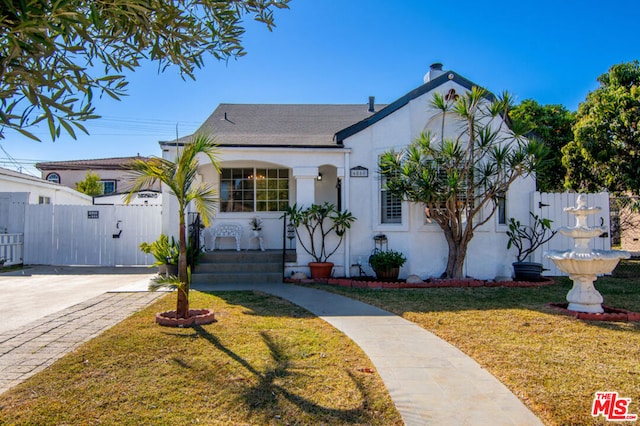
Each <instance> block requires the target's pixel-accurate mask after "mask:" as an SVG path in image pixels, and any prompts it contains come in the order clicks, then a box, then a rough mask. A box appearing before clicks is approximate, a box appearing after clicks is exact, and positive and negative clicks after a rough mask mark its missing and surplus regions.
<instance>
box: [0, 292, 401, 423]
mask: <svg viewBox="0 0 640 426" xmlns="http://www.w3.org/2000/svg"><path fill="white" fill-rule="evenodd" d="M174 299H175V295H170V296H168V297H165V298H163V299H162V300H161V301H159V302H158V303H156V304H154V305H153V306H151V307H150V308H149V309H146V310H145V311H143V312H141V313H138V314H136V315H133V316H132V317H130V318H128V319H127V320H125V321H124V322H122V323H120V324H119V325H117V326H115V327H114V328H112V329H110V330H108V331H107V332H105V333H104V334H102V335H100V336H99V337H97V338H96V339H94V340H92V341H90V342H88V343H86V344H85V345H83V346H82V347H81V348H79V349H78V350H76V351H75V352H73V353H71V354H69V355H67V356H66V357H64V358H62V359H61V360H59V361H58V362H56V363H55V364H54V365H53V366H51V367H50V368H48V369H47V370H45V371H43V372H41V373H40V374H37V375H36V376H34V377H32V378H31V379H29V380H27V381H26V382H24V383H22V384H20V385H18V386H17V387H15V388H13V389H11V390H10V391H8V392H5V393H4V394H2V395H0V406H1V407H2V409H1V410H0V424H9V425H13V424H20V425H65V424H67V425H69V424H73V425H76V424H87V425H89V424H109V425H169V424H207V425H217V424H220V425H285V424H290V425H316V424H332V425H333V424H349V425H352V424H363V425H364V424H367V425H376V424H377V425H389V424H390V425H393V424H402V421H401V418H400V416H399V414H398V413H397V411H396V409H395V407H394V405H393V403H392V401H391V400H390V398H389V396H388V394H387V392H386V388H385V387H384V384H383V383H382V381H381V380H380V378H379V376H378V375H377V374H375V373H374V374H371V373H370V372H369V371H371V369H373V365H371V363H370V361H369V360H368V358H367V357H366V356H365V354H364V353H363V352H362V351H361V350H360V349H359V347H357V346H356V345H355V344H354V343H353V342H351V341H350V340H349V339H348V338H346V337H345V336H344V335H342V334H341V333H339V332H338V331H336V330H335V329H333V328H332V327H331V326H329V325H328V324H327V323H325V322H324V321H322V320H320V319H318V318H316V317H314V316H312V315H310V314H309V313H308V312H306V311H304V310H303V309H301V308H298V307H296V306H294V305H292V304H290V303H288V302H285V301H283V300H281V299H278V298H275V297H270V296H266V295H264V294H257V293H250V292H229V293H221V294H220V296H215V295H211V294H204V293H199V292H192V293H191V306H192V307H193V308H204V307H208V308H213V309H214V311H216V312H217V313H218V317H219V321H218V322H217V323H214V324H209V325H205V326H201V327H197V328H194V329H191V328H187V329H178V328H175V329H174V328H164V327H160V326H158V325H156V324H154V321H153V314H154V312H158V311H163V310H168V309H173V304H174Z"/></svg>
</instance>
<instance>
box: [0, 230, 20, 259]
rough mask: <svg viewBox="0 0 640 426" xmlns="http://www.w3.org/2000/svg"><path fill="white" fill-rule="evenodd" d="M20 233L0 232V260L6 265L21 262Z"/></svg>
mask: <svg viewBox="0 0 640 426" xmlns="http://www.w3.org/2000/svg"><path fill="white" fill-rule="evenodd" d="M22 238H23V235H22V234H0V261H4V264H5V265H6V266H11V265H16V264H20V263H22V246H23V245H22Z"/></svg>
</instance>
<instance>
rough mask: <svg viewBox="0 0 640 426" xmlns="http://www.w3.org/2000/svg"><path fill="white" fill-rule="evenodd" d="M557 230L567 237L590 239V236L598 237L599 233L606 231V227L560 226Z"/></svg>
mask: <svg viewBox="0 0 640 426" xmlns="http://www.w3.org/2000/svg"><path fill="white" fill-rule="evenodd" d="M558 231H559V232H560V233H561V234H562V235H566V236H567V237H570V238H586V239H592V238H596V237H599V236H600V235H602V234H603V233H605V232H607V229H606V228H588V229H585V228H567V227H564V228H560V229H558Z"/></svg>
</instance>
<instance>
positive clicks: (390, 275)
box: [376, 268, 400, 281]
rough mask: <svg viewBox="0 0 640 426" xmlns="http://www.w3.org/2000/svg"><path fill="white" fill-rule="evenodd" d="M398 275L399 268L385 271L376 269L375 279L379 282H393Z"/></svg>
mask: <svg viewBox="0 0 640 426" xmlns="http://www.w3.org/2000/svg"><path fill="white" fill-rule="evenodd" d="M398 275H400V268H391V269H386V270H377V269H376V278H378V279H379V280H389V281H395V280H397V279H398Z"/></svg>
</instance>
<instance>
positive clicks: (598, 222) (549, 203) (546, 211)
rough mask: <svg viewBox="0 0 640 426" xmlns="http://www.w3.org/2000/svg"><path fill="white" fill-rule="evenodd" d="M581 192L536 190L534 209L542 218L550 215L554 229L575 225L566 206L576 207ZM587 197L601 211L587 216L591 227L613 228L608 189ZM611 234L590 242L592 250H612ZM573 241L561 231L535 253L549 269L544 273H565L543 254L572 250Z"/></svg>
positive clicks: (535, 259)
mask: <svg viewBox="0 0 640 426" xmlns="http://www.w3.org/2000/svg"><path fill="white" fill-rule="evenodd" d="M578 195H580V194H578V193H575V192H563V193H545V192H543V193H540V192H534V193H533V199H532V210H531V211H533V212H534V213H536V214H537V215H538V216H540V217H541V218H548V219H551V220H552V221H553V223H552V224H551V229H554V230H555V229H558V228H560V227H563V226H575V224H576V218H575V216H573V215H570V214H569V213H567V212H565V211H564V209H565V208H566V207H575V206H576V201H577V199H578ZM584 195H586V197H587V207H600V209H601V210H600V211H599V212H598V213H597V214H594V215H590V216H588V217H587V225H588V226H605V227H606V228H607V229H610V224H609V194H608V193H607V192H599V193H595V194H584ZM609 235H610V233H609V232H606V233H604V234H602V235H601V236H600V237H597V238H593V239H592V240H591V241H590V246H591V248H593V249H599V250H609V249H611V240H610V238H609ZM573 246H574V240H573V239H572V238H569V237H566V236H564V235H562V234H560V233H557V234H556V235H555V236H554V237H553V238H552V239H551V241H549V242H548V243H546V244H544V245H543V246H542V247H541V248H540V249H539V250H538V251H537V252H536V253H535V257H534V261H535V262H541V263H542V264H543V266H544V268H545V269H547V271H545V273H544V275H566V274H565V273H563V272H561V271H560V270H559V269H558V268H556V266H555V264H554V263H553V262H552V261H551V260H549V259H545V258H544V257H543V256H544V253H545V252H547V251H549V250H569V249H571V248H573Z"/></svg>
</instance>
